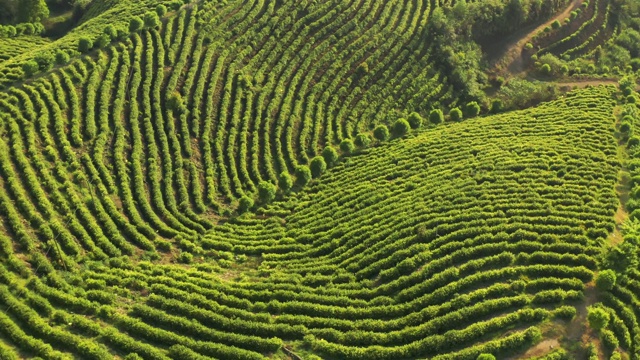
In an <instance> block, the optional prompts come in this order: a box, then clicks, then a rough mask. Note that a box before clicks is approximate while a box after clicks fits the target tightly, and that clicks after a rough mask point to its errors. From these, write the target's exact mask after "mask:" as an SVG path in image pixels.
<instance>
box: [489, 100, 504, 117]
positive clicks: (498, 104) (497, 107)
mask: <svg viewBox="0 0 640 360" xmlns="http://www.w3.org/2000/svg"><path fill="white" fill-rule="evenodd" d="M503 109H504V104H503V103H502V100H500V99H493V101H492V102H491V113H493V114H497V113H499V112H502V110H503Z"/></svg>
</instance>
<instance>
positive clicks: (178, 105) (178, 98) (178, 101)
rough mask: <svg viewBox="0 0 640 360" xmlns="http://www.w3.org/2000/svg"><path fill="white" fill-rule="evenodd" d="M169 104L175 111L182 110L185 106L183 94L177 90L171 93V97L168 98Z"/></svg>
mask: <svg viewBox="0 0 640 360" xmlns="http://www.w3.org/2000/svg"><path fill="white" fill-rule="evenodd" d="M167 106H168V107H169V109H171V110H173V111H178V112H180V111H181V109H182V108H183V107H184V101H183V100H182V95H180V93H179V92H177V91H174V92H172V93H171V95H169V98H168V99H167Z"/></svg>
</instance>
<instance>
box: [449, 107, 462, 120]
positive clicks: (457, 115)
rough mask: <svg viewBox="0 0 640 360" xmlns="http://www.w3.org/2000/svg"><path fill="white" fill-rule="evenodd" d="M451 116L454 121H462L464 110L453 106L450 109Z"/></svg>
mask: <svg viewBox="0 0 640 360" xmlns="http://www.w3.org/2000/svg"><path fill="white" fill-rule="evenodd" d="M449 117H450V118H451V120H453V121H460V120H462V110H460V108H457V107H455V108H453V109H451V110H449Z"/></svg>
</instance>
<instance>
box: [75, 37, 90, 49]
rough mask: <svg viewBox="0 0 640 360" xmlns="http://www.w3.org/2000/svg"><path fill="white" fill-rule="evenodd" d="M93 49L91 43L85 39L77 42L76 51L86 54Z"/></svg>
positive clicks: (82, 38)
mask: <svg viewBox="0 0 640 360" xmlns="http://www.w3.org/2000/svg"><path fill="white" fill-rule="evenodd" d="M92 47H93V41H91V39H89V38H87V37H81V38H80V40H79V41H78V51H80V52H81V53H86V52H88V51H89V50H91V48H92Z"/></svg>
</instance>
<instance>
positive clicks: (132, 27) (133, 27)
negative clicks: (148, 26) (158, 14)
mask: <svg viewBox="0 0 640 360" xmlns="http://www.w3.org/2000/svg"><path fill="white" fill-rule="evenodd" d="M143 25H144V22H143V21H142V19H140V17H138V16H135V17H133V18H131V20H129V32H136V31H138V30H140V29H142V26H143Z"/></svg>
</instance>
